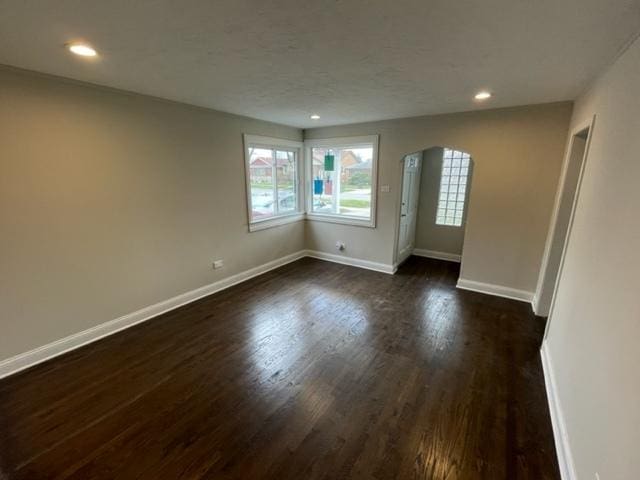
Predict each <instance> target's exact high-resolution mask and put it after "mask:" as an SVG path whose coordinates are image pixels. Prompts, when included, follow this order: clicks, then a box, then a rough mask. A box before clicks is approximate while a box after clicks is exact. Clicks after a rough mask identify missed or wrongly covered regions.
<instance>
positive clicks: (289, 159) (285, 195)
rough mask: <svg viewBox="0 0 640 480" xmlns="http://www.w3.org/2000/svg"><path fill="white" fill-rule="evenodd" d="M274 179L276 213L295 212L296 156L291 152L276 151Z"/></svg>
mask: <svg viewBox="0 0 640 480" xmlns="http://www.w3.org/2000/svg"><path fill="white" fill-rule="evenodd" d="M276 160H277V162H276V179H277V186H278V204H277V211H278V213H280V214H282V213H290V212H295V211H296V210H297V208H296V207H297V205H296V204H297V196H296V154H295V152H293V151H285V150H276Z"/></svg>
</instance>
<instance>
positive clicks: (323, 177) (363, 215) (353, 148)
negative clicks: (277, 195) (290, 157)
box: [305, 135, 378, 227]
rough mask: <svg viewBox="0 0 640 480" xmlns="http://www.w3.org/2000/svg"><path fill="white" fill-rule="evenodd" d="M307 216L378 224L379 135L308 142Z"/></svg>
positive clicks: (338, 221)
mask: <svg viewBox="0 0 640 480" xmlns="http://www.w3.org/2000/svg"><path fill="white" fill-rule="evenodd" d="M305 149H306V161H307V170H306V171H307V175H306V176H307V179H306V180H307V181H306V188H307V192H308V193H307V218H309V219H311V220H325V221H329V222H337V223H347V224H351V225H361V226H366V227H374V226H375V213H376V209H375V206H376V185H377V166H378V136H377V135H370V136H364V137H344V138H329V139H323V140H307V141H306V142H305Z"/></svg>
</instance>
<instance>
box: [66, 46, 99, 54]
mask: <svg viewBox="0 0 640 480" xmlns="http://www.w3.org/2000/svg"><path fill="white" fill-rule="evenodd" d="M67 48H68V49H69V51H70V52H71V53H75V54H76V55H80V56H81V57H95V56H96V55H97V54H98V52H96V51H95V50H94V49H93V48H91V47H90V46H89V45H85V44H84V43H71V44H69V45H67Z"/></svg>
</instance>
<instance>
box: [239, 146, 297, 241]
mask: <svg viewBox="0 0 640 480" xmlns="http://www.w3.org/2000/svg"><path fill="white" fill-rule="evenodd" d="M244 146H245V169H246V178H247V204H248V208H249V230H251V231H253V230H260V229H263V228H268V227H272V226H276V225H281V224H284V223H289V222H293V221H297V220H300V219H301V218H302V217H303V214H304V212H303V210H304V209H303V202H302V189H301V178H302V162H301V157H302V146H303V144H302V143H301V142H294V141H291V140H283V139H278V138H270V137H261V136H257V135H245V136H244Z"/></svg>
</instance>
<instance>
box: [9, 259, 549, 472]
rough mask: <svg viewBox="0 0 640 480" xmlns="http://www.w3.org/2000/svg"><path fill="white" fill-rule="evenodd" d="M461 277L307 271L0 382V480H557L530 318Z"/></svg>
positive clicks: (320, 265)
mask: <svg viewBox="0 0 640 480" xmlns="http://www.w3.org/2000/svg"><path fill="white" fill-rule="evenodd" d="M458 268H459V267H458V265H456V264H454V263H451V262H443V261H437V260H430V259H425V258H418V257H411V258H410V259H409V260H408V261H407V262H406V263H405V264H404V265H402V266H401V268H400V269H399V271H398V273H397V274H396V275H386V274H382V273H377V272H372V271H368V270H362V269H358V268H354V267H349V266H345V265H338V264H333V263H329V262H323V261H320V260H315V259H310V258H305V259H302V260H299V261H297V262H294V263H292V264H289V265H286V266H284V267H282V268H279V269H276V270H273V271H271V272H268V273H266V274H264V275H261V276H260V277H256V278H254V279H251V280H249V281H247V282H244V283H242V284H239V285H236V286H234V287H231V288H229V289H227V290H225V291H222V292H219V293H217V294H214V295H211V296H209V297H206V298H203V299H201V300H198V301H197V302H194V303H192V304H189V305H186V306H184V307H181V308H179V309H177V310H174V311H172V312H168V313H166V314H164V315H162V316H160V317H158V318H155V319H153V320H151V321H149V322H145V323H143V324H140V325H137V326H135V327H132V328H130V329H128V330H125V331H123V332H120V333H118V334H116V335H113V336H110V337H108V338H105V339H103V340H101V341H99V342H96V343H93V344H90V345H88V346H86V347H83V348H81V349H79V350H76V351H73V352H70V353H69V354H66V355H64V356H61V357H58V358H56V359H54V360H52V361H49V362H46V363H44V364H42V365H39V366H36V367H34V368H32V369H29V370H27V371H25V372H21V373H19V374H17V375H14V376H12V377H9V378H6V379H4V380H2V381H0V427H1V429H0V478H4V477H6V478H8V479H29V480H32V479H41V478H42V479H45V478H46V479H115V478H123V479H130V478H151V479H162V478H167V479H174V478H189V479H200V478H201V479H210V478H211V479H234V480H235V479H319V480H329V479H331V480H335V479H369V480H371V479H373V480H384V479H425V480H453V479H491V480H497V479H505V480H514V479H536V480H540V479H548V480H557V479H559V478H560V477H559V473H558V466H557V462H556V457H555V449H554V445H553V436H552V430H551V424H550V419H549V412H548V409H547V403H546V394H545V390H544V380H543V376H542V368H541V365H540V360H539V355H538V349H539V346H540V342H541V339H542V335H543V331H544V319H541V318H537V317H535V316H534V315H533V314H532V313H531V308H530V306H529V305H527V304H525V303H522V302H516V301H511V300H506V299H501V298H496V297H490V296H486V295H482V294H478V293H473V292H467V291H462V290H457V289H456V288H455V283H456V280H457V277H458V274H459V270H458ZM2 475H4V477H2Z"/></svg>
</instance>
